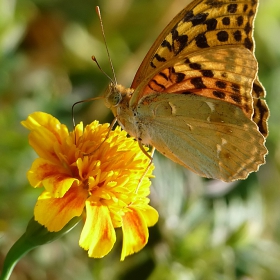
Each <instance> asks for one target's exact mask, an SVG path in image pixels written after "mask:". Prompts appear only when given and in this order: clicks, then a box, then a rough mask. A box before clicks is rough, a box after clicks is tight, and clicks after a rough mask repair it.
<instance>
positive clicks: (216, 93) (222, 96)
mask: <svg viewBox="0 0 280 280" xmlns="http://www.w3.org/2000/svg"><path fill="white" fill-rule="evenodd" d="M213 95H214V96H215V97H218V98H219V99H225V97H226V94H225V93H224V92H222V91H219V90H213Z"/></svg>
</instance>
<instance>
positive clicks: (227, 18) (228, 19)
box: [222, 17, 230, 25]
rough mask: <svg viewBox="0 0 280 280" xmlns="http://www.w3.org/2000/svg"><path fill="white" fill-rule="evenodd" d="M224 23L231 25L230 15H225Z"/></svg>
mask: <svg viewBox="0 0 280 280" xmlns="http://www.w3.org/2000/svg"><path fill="white" fill-rule="evenodd" d="M222 23H223V25H230V18H229V17H224V18H223V19H222Z"/></svg>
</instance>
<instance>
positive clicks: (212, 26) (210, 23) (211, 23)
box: [204, 18, 218, 31]
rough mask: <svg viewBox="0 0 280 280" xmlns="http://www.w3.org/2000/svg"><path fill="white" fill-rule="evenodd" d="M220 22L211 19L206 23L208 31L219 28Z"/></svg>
mask: <svg viewBox="0 0 280 280" xmlns="http://www.w3.org/2000/svg"><path fill="white" fill-rule="evenodd" d="M217 23H218V21H217V20H216V19H215V18H210V19H208V20H206V21H205V22H204V24H206V26H207V31H211V30H215V29H216V27H217Z"/></svg>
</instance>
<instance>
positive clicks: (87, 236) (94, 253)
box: [79, 201, 116, 258]
mask: <svg viewBox="0 0 280 280" xmlns="http://www.w3.org/2000/svg"><path fill="white" fill-rule="evenodd" d="M86 213H87V218H86V222H85V225H84V228H83V230H82V234H81V237H80V241H79V244H80V246H81V247H82V248H84V249H85V250H88V255H89V257H92V258H102V257H104V256H105V255H107V254H108V253H109V252H110V251H111V249H112V248H113V246H114V244H115V242H116V233H115V229H114V227H113V224H112V220H111V217H110V212H109V209H108V207H107V206H104V205H101V204H100V205H91V203H90V201H87V202H86Z"/></svg>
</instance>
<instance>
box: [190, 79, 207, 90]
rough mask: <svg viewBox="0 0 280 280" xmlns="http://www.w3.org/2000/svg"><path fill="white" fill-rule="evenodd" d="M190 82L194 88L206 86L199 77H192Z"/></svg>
mask: <svg viewBox="0 0 280 280" xmlns="http://www.w3.org/2000/svg"><path fill="white" fill-rule="evenodd" d="M190 82H191V84H193V85H194V87H195V88H196V89H203V88H206V86H205V85H204V83H203V80H202V78H201V77H196V78H192V79H191V80H190Z"/></svg>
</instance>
